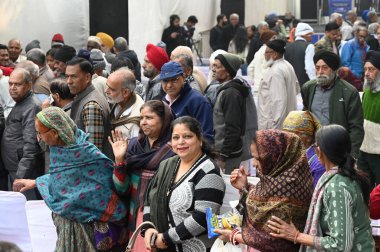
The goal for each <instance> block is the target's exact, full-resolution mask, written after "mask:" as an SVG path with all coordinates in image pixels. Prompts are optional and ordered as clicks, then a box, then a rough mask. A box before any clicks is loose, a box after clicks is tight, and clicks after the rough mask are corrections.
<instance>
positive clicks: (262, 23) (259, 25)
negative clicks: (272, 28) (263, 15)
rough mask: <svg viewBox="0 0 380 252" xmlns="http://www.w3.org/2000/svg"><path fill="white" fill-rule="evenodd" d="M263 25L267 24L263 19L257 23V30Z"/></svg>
mask: <svg viewBox="0 0 380 252" xmlns="http://www.w3.org/2000/svg"><path fill="white" fill-rule="evenodd" d="M264 26H269V25H268V23H267V22H265V21H261V22H260V23H259V24H258V25H257V30H258V31H260V30H261V29H262V28H263V27H264Z"/></svg>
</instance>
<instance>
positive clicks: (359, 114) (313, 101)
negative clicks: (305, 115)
mask: <svg viewBox="0 0 380 252" xmlns="http://www.w3.org/2000/svg"><path fill="white" fill-rule="evenodd" d="M313 61H314V64H315V69H316V74H317V79H315V80H311V81H309V82H306V83H305V84H304V86H303V87H302V91H301V94H302V99H303V105H304V110H309V111H311V112H312V113H313V114H314V115H315V116H316V117H317V119H318V121H319V122H320V123H321V124H322V125H329V124H339V125H341V126H343V127H344V128H346V130H347V131H348V132H349V134H350V138H351V143H352V148H351V150H352V155H353V156H354V157H355V158H357V157H358V154H359V148H360V146H361V144H362V141H363V137H364V129H363V120H364V119H363V110H362V105H361V101H360V96H359V92H358V91H357V90H356V89H355V87H353V86H352V85H351V84H349V83H348V82H346V81H345V80H343V79H341V78H339V76H338V75H337V70H338V68H339V65H340V59H339V56H338V55H336V54H335V53H333V52H329V51H326V50H320V51H318V52H317V53H316V54H315V55H314V58H313Z"/></svg>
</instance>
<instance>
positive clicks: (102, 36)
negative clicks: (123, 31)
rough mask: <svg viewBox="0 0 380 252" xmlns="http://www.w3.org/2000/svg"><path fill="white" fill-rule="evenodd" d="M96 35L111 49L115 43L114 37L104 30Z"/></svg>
mask: <svg viewBox="0 0 380 252" xmlns="http://www.w3.org/2000/svg"><path fill="white" fill-rule="evenodd" d="M96 37H98V38H100V40H101V41H102V44H103V45H105V46H107V47H108V48H109V49H111V48H112V47H113V45H114V43H115V42H114V40H113V38H112V37H111V36H110V35H108V34H107V33H104V32H98V33H97V34H96Z"/></svg>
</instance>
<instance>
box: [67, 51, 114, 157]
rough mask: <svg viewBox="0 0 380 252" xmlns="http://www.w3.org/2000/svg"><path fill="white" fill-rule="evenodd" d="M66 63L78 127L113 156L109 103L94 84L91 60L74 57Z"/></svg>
mask: <svg viewBox="0 0 380 252" xmlns="http://www.w3.org/2000/svg"><path fill="white" fill-rule="evenodd" d="M66 65H67V68H66V77H67V84H68V86H69V89H70V93H72V94H74V95H75V98H74V101H73V103H72V106H71V114H70V117H71V119H73V120H74V122H75V123H76V124H77V126H78V128H79V129H81V130H83V131H84V132H86V133H88V134H89V138H88V140H89V141H90V142H92V143H93V144H95V145H96V146H97V147H98V148H99V150H101V151H102V152H103V153H104V154H105V155H106V156H107V157H109V158H110V159H113V154H112V148H111V145H110V144H109V142H108V139H107V137H108V136H109V135H110V123H109V112H110V107H109V104H108V103H107V100H106V98H105V96H104V95H103V94H101V93H100V92H99V91H97V90H96V89H95V87H94V86H93V85H92V84H91V76H92V74H93V68H92V64H91V63H90V62H89V61H87V60H85V59H83V58H78V57H74V58H73V59H72V60H70V61H68V62H67V63H66Z"/></svg>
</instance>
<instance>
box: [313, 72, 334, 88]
mask: <svg viewBox="0 0 380 252" xmlns="http://www.w3.org/2000/svg"><path fill="white" fill-rule="evenodd" d="M334 78H335V74H331V75H330V76H326V75H320V76H317V84H318V85H319V86H321V87H328V86H329V85H330V84H331V82H332V81H333V80H334Z"/></svg>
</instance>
